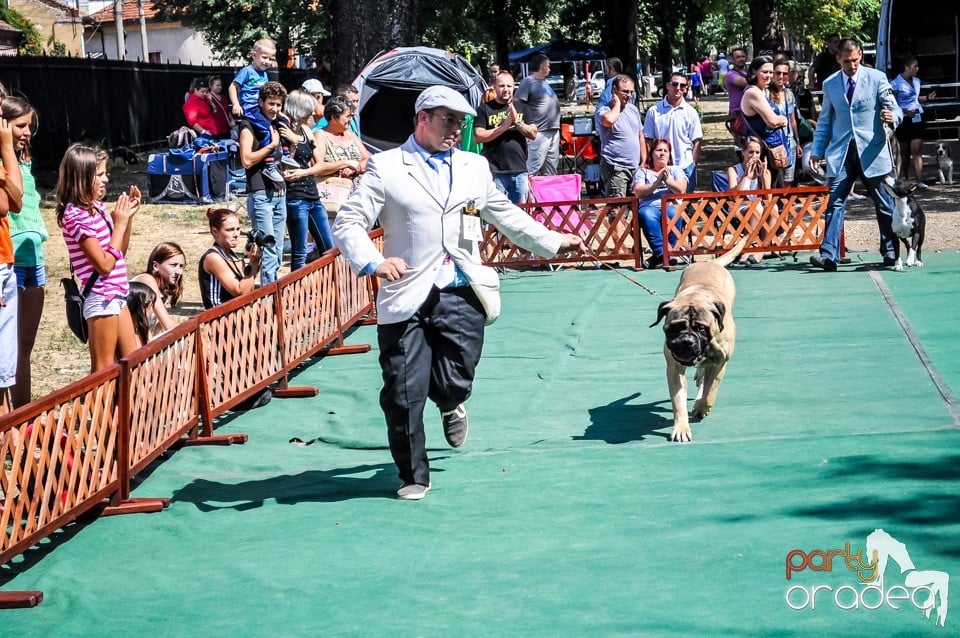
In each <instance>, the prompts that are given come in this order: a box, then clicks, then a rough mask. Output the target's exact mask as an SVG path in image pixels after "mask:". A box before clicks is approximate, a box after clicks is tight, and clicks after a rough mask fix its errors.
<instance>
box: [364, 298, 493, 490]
mask: <svg viewBox="0 0 960 638" xmlns="http://www.w3.org/2000/svg"><path fill="white" fill-rule="evenodd" d="M485 320H486V315H485V314H484V312H483V306H481V305H480V300H479V299H477V296H476V295H475V294H474V292H473V290H472V289H471V288H470V287H469V286H461V287H457V288H447V289H444V290H438V289H437V288H433V289H432V290H431V291H430V295H429V296H428V297H427V300H426V301H424V302H423V305H421V306H420V309H419V310H417V312H416V313H415V314H414V315H413V316H412V317H411V318H410V319H407V320H406V321H401V322H399V323H392V324H383V325H380V326H377V340H378V343H379V345H380V368H381V370H382V371H383V389H382V390H381V391H380V407H381V408H382V409H383V414H384V416H385V417H386V421H387V437H388V439H389V441H390V453H391V454H392V455H393V462H394V463H396V465H397V469H398V470H399V474H400V480H401V481H403V482H405V483H418V484H420V485H429V483H430V464H429V462H428V460H427V449H426V437H425V435H424V431H423V409H424V407H425V406H426V403H427V399H428V398H429V399H430V400H431V401H433V402H434V403H436V404H437V407H439V408H440V410H441V411H447V410H452V409H453V408H455V407H456V406H457V405H459V404H460V403H463V402H464V401H466V400H467V398H469V396H470V392H471V390H472V389H473V378H474V373H475V371H476V367H477V363H478V362H479V361H480V352H481V350H482V349H483V324H484V322H485Z"/></svg>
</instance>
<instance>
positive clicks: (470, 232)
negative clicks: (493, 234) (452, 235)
mask: <svg viewBox="0 0 960 638" xmlns="http://www.w3.org/2000/svg"><path fill="white" fill-rule="evenodd" d="M460 238H461V239H463V240H469V241H483V228H482V227H481V225H480V211H479V210H477V206H476V200H473V199H471V200H470V201H468V202H467V205H466V206H464V207H463V208H462V209H460Z"/></svg>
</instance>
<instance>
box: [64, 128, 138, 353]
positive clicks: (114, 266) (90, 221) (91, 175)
mask: <svg viewBox="0 0 960 638" xmlns="http://www.w3.org/2000/svg"><path fill="white" fill-rule="evenodd" d="M108 181H109V178H108V177H107V154H106V153H105V152H104V151H103V150H102V149H99V148H96V147H91V146H85V145H83V144H73V145H71V146H70V148H68V149H67V152H66V154H65V155H64V157H63V161H62V162H61V163H60V175H59V178H58V180H57V223H58V224H59V225H60V228H61V230H62V231H63V239H64V241H65V242H66V244H67V252H68V253H69V256H70V265H71V266H72V267H73V270H74V271H75V272H76V275H77V278H78V279H79V280H80V289H81V290H82V289H83V288H84V287H85V286H86V284H87V281H88V280H89V279H90V277H92V276H94V274H96V276H97V280H96V282H95V283H94V285H93V289H92V290H91V291H90V294H89V295H87V298H86V299H85V301H84V304H83V316H84V318H85V319H86V320H87V326H88V329H89V334H90V338H89V345H90V369H91V371H93V372H96V371H97V370H100V369H102V368H105V367H107V366H109V365H110V364H111V363H113V362H115V361H117V360H119V359H120V358H121V357H124V356H126V355H127V354H129V353H131V352H133V351H134V350H135V349H136V348H137V339H136V335H135V334H134V329H133V321H132V320H131V318H130V311H129V309H128V308H127V307H126V304H127V293H128V292H129V284H128V283H127V266H126V262H125V261H124V258H123V255H124V253H125V252H126V250H127V245H128V244H129V243H130V222H131V218H132V217H133V215H134V214H136V212H137V208H138V207H139V206H140V189H138V188H137V187H136V186H131V187H130V191H129V192H128V193H121V195H120V197H119V198H118V199H117V203H116V205H115V206H114V208H113V211H112V212H111V213H109V214H108V212H107V209H106V206H105V205H104V203H103V201H102V200H103V198H104V196H105V195H106V193H107V182H108Z"/></svg>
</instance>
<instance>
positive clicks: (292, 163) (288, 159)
mask: <svg viewBox="0 0 960 638" xmlns="http://www.w3.org/2000/svg"><path fill="white" fill-rule="evenodd" d="M280 163H281V164H283V165H284V166H286V167H287V168H292V169H294V170H296V169H298V168H300V163H299V162H297V160H295V159H293V157H292V156H290V155H284V156H283V159H281V160H280Z"/></svg>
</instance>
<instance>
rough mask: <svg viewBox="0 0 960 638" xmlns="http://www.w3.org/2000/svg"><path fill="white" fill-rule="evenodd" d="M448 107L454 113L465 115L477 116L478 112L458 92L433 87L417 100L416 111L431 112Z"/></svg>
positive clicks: (447, 87)
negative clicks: (441, 107) (431, 110)
mask: <svg viewBox="0 0 960 638" xmlns="http://www.w3.org/2000/svg"><path fill="white" fill-rule="evenodd" d="M440 106H443V107H446V108H448V109H450V110H451V111H453V112H454V113H463V114H464V115H473V116H476V114H477V112H476V111H474V110H473V107H472V106H470V103H469V102H467V100H466V99H465V98H464V97H463V96H462V95H460V94H459V93H458V92H456V91H454V90H453V89H451V88H450V87H449V86H431V87H429V88H426V89H424V90H423V92H422V93H421V94H420V96H419V97H418V98H417V104H416V106H415V110H416V112H417V113H419V112H420V111H429V110H430V109H435V108H437V107H440Z"/></svg>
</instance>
